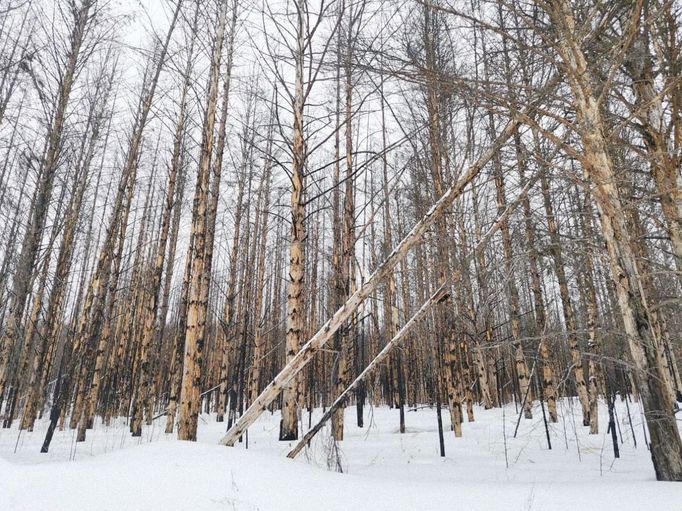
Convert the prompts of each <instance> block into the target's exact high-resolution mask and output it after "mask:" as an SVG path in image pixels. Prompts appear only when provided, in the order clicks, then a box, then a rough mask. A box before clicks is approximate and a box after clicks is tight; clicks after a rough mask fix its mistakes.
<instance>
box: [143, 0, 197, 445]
mask: <svg viewBox="0 0 682 511" xmlns="http://www.w3.org/2000/svg"><path fill="white" fill-rule="evenodd" d="M198 12H199V10H198V8H197V9H196V11H195V16H194V22H193V24H192V30H193V32H195V33H196V28H197V18H198ZM193 59H194V37H192V38H191V41H190V46H189V50H188V57H187V62H186V64H185V70H184V72H183V78H184V81H183V87H182V91H181V93H180V111H179V113H178V120H177V123H176V126H175V134H174V137H173V153H172V157H171V163H170V169H169V172H168V183H167V185H166V199H165V202H164V206H163V211H162V213H161V215H162V216H161V233H160V235H159V240H158V242H157V246H156V254H155V256H154V262H153V267H152V269H151V272H150V273H151V274H150V275H149V284H148V286H149V289H148V294H147V300H146V301H145V303H144V305H143V317H142V325H143V330H142V339H141V347H140V376H139V382H138V385H137V386H136V387H135V389H134V392H135V394H134V396H133V403H134V404H133V419H132V423H131V432H132V434H133V436H141V435H142V418H143V412H144V410H145V409H149V408H150V400H151V392H150V390H151V389H150V378H151V372H150V370H151V367H150V349H151V346H152V341H153V340H154V335H155V330H156V329H155V327H156V324H157V315H158V309H159V294H160V291H161V278H162V276H163V269H164V265H165V263H166V259H165V258H166V252H167V248H168V247H167V245H168V236H169V233H170V226H171V215H172V213H173V209H174V208H177V209H179V208H180V204H179V203H177V202H176V187H177V183H178V178H179V174H180V172H181V171H182V169H181V165H182V149H183V148H182V140H183V138H184V136H185V125H186V122H187V102H188V94H189V87H190V85H191V76H192V68H193ZM180 179H182V177H180ZM167 271H171V267H170V266H169V267H168V270H167ZM159 335H163V332H159Z"/></svg>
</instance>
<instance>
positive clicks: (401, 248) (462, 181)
mask: <svg viewBox="0 0 682 511" xmlns="http://www.w3.org/2000/svg"><path fill="white" fill-rule="evenodd" d="M557 82H558V75H557V76H555V77H554V78H552V79H551V80H550V81H549V82H547V84H546V85H545V87H544V88H543V89H542V93H541V94H540V96H539V98H538V99H536V100H535V101H534V102H533V103H531V104H530V105H528V106H527V107H526V108H525V109H524V111H523V112H519V113H518V115H515V116H514V118H513V119H512V120H510V121H509V122H508V123H507V125H506V126H505V128H504V130H503V131H502V132H501V133H500V134H499V135H498V136H497V138H495V139H494V140H493V142H492V143H491V144H490V146H488V148H487V149H486V150H485V151H484V152H483V154H482V155H481V156H480V157H479V158H478V159H477V160H476V161H475V162H474V163H473V164H472V165H471V166H470V167H469V168H468V169H467V171H466V172H465V173H464V174H463V175H462V176H461V177H460V178H459V179H458V180H457V181H456V182H455V183H454V184H453V185H452V186H450V188H448V190H447V191H446V192H445V193H444V194H443V196H442V197H441V198H440V199H438V201H437V202H436V203H435V204H434V205H433V206H432V207H431V209H429V211H428V212H427V213H426V215H425V216H424V217H423V218H422V219H421V220H420V221H419V222H417V223H416V224H415V225H414V227H412V230H411V231H410V232H409V233H407V235H406V236H405V237H404V238H403V239H402V240H401V241H400V243H398V245H397V246H396V247H395V248H394V249H393V252H391V254H390V255H389V256H388V257H387V258H386V260H385V261H384V262H383V263H382V264H381V265H380V266H379V267H378V268H377V269H376V270H375V271H374V273H372V274H371V275H370V276H369V278H368V279H367V280H366V281H365V283H364V284H362V286H360V287H359V288H358V289H357V290H356V291H355V293H353V294H352V295H351V296H350V298H348V300H347V301H346V303H344V304H343V305H342V306H341V307H340V308H339V309H338V310H337V311H336V312H335V313H334V315H333V316H332V317H331V318H330V319H329V320H328V321H327V322H326V323H325V324H324V325H322V327H321V328H320V329H319V330H318V331H317V333H316V334H315V335H314V336H313V337H312V338H311V339H310V340H309V341H308V342H306V344H305V345H304V346H303V347H302V348H301V350H300V351H299V352H298V353H297V354H296V355H295V356H294V357H293V358H292V359H291V360H290V361H289V362H288V363H287V364H286V365H285V366H284V368H283V369H282V370H281V371H280V372H279V374H278V375H277V376H275V378H274V379H273V380H272V381H271V382H270V383H269V384H268V386H267V387H265V389H263V392H261V394H260V395H259V396H258V397H257V398H256V399H255V400H254V401H253V403H251V405H250V406H249V408H248V409H247V410H246V411H245V412H244V415H242V416H241V418H240V419H239V420H238V421H237V422H236V423H235V424H234V425H233V426H232V427H231V428H230V429H229V430H228V431H227V433H226V434H225V436H224V437H223V438H222V439H221V441H220V443H221V444H222V445H228V446H232V445H234V443H235V442H236V441H237V440H238V439H239V437H240V436H242V434H244V432H245V431H246V430H247V429H248V428H249V426H251V424H253V423H254V422H255V421H256V419H257V418H258V417H259V416H260V414H261V413H263V411H265V409H266V408H267V407H268V405H269V404H270V403H272V402H273V401H274V400H275V398H276V397H277V396H278V395H279V393H280V392H281V391H282V390H283V389H284V387H285V386H286V385H287V384H288V383H289V382H290V381H291V379H292V378H294V377H295V376H296V375H297V374H298V373H299V371H301V370H302V369H303V368H304V367H305V366H306V365H307V364H308V362H310V360H312V358H313V356H314V355H315V353H317V352H318V351H319V350H320V348H322V347H323V346H324V345H325V344H326V343H327V342H329V340H330V339H331V338H332V336H333V335H334V333H335V332H336V331H337V330H338V329H339V328H340V327H341V326H342V325H343V324H344V323H345V322H346V321H347V320H348V319H349V318H350V317H351V316H352V314H353V313H354V312H355V311H356V309H357V308H358V307H359V306H360V304H361V303H362V302H363V301H364V300H365V299H366V298H367V297H369V296H370V295H371V294H372V293H373V292H374V291H375V290H376V288H377V287H378V286H379V284H380V283H381V282H382V281H383V279H384V278H385V277H386V276H387V275H388V274H389V273H390V272H391V271H392V270H393V269H394V268H395V267H396V265H397V264H398V263H399V262H400V261H402V260H403V259H404V258H405V257H406V256H407V254H408V252H409V251H410V249H412V248H413V247H415V246H416V245H418V244H419V243H421V242H422V238H423V236H424V234H425V233H426V232H427V231H428V230H429V228H430V227H432V226H433V225H434V224H435V222H436V220H438V219H439V218H440V217H441V216H442V215H443V214H444V213H445V212H446V211H447V209H448V208H449V207H450V206H451V205H452V204H453V202H454V201H455V200H456V199H457V198H458V197H459V196H461V195H462V193H463V192H464V190H465V189H466V187H467V186H468V185H469V184H470V183H471V182H472V181H473V180H474V179H475V178H476V177H477V176H478V175H479V174H480V172H481V171H482V170H483V168H484V167H485V166H486V165H487V163H488V162H489V161H490V160H491V159H492V158H493V156H494V155H495V154H496V153H497V152H498V151H499V150H500V149H501V148H502V147H503V146H504V145H505V144H506V143H507V141H508V140H509V139H510V138H511V137H512V135H513V134H514V133H515V132H516V130H517V129H518V128H519V126H520V125H521V124H522V123H523V120H522V119H528V118H529V117H530V116H532V115H533V111H534V110H535V108H536V107H537V103H538V102H539V101H540V99H541V98H542V97H544V94H545V93H546V91H547V90H549V89H552V88H553V87H554V85H555V84H556V83H557Z"/></svg>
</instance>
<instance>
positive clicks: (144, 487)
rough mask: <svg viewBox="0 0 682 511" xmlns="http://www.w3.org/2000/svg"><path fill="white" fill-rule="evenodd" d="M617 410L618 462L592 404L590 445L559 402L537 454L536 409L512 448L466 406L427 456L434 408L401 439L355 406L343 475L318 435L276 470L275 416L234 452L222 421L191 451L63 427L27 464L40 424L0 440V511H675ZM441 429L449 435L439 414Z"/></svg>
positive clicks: (666, 486) (416, 416)
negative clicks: (596, 428) (459, 430)
mask: <svg viewBox="0 0 682 511" xmlns="http://www.w3.org/2000/svg"><path fill="white" fill-rule="evenodd" d="M630 411H631V414H632V417H631V418H632V423H633V428H634V432H635V436H636V439H637V447H636V448H635V446H634V443H633V435H632V430H631V427H630V423H629V421H628V416H627V411H626V409H625V404H624V403H623V402H620V401H619V402H618V403H617V412H618V422H619V426H620V434H622V440H623V442H622V443H620V436H619V446H620V451H621V458H620V459H614V456H613V448H612V445H611V438H610V435H606V426H607V417H606V410H605V407H602V416H601V417H600V419H601V421H602V422H601V426H602V432H601V433H600V434H599V435H596V436H590V435H588V434H587V433H588V431H587V430H588V428H585V427H583V426H582V424H581V421H580V420H579V407H578V405H577V402H575V401H571V400H562V401H561V402H560V413H561V417H560V420H559V423H558V424H554V425H550V428H551V431H550V434H551V441H552V450H551V451H550V450H548V449H547V441H546V438H545V431H544V426H543V422H542V414H541V411H540V409H539V406H538V405H536V408H535V413H534V415H535V418H534V419H533V420H532V421H527V420H525V419H522V420H521V426H520V428H519V433H518V436H517V438H516V439H515V438H512V436H513V432H514V427H515V423H516V418H517V416H516V412H515V410H514V406H513V405H510V406H507V407H506V408H505V410H504V421H503V412H502V410H499V409H497V410H488V411H486V410H483V409H481V408H476V409H475V413H476V421H475V422H473V423H466V422H465V423H464V425H463V432H464V436H463V437H462V438H459V439H456V438H455V437H454V434H453V433H452V432H450V431H446V436H445V448H446V457H445V458H440V456H439V452H438V433H437V424H436V413H435V410H433V409H430V408H420V409H419V410H416V411H409V412H407V413H406V423H407V432H406V433H405V434H403V435H401V434H400V433H399V432H398V412H397V411H396V410H390V409H388V408H374V409H372V408H369V407H367V408H366V409H365V427H364V428H363V429H360V428H358V427H357V426H356V424H355V408H354V407H352V408H348V409H347V411H346V439H345V440H344V441H343V442H341V443H340V444H339V451H338V452H339V455H340V459H341V467H342V469H343V473H339V472H338V471H336V470H335V468H336V464H335V463H334V462H333V459H334V456H333V455H331V454H330V453H333V452H334V450H333V449H331V446H332V444H331V442H330V440H329V436H328V432H327V431H323V432H321V433H320V434H319V435H318V437H317V438H316V439H315V440H314V441H313V445H312V448H311V449H309V450H307V451H306V452H302V453H301V455H300V456H299V458H298V459H297V460H296V461H291V460H288V459H287V458H286V457H285V456H286V452H287V451H288V450H289V449H290V447H292V446H293V444H290V443H282V442H278V441H277V432H278V424H279V414H275V415H270V414H266V415H264V416H263V417H261V419H259V421H258V422H256V424H254V426H253V427H252V428H251V430H250V431H249V448H248V450H247V449H245V445H244V443H242V444H238V446H237V447H234V448H229V447H223V446H220V445H218V440H219V439H220V437H221V436H222V435H223V433H224V430H225V423H222V424H220V423H216V422H215V420H214V418H213V417H212V416H209V415H204V416H202V417H201V422H200V426H199V442H197V443H190V442H179V441H177V440H175V436H174V435H165V434H164V433H163V426H164V424H163V422H164V419H163V418H162V419H159V420H158V421H157V422H156V423H155V424H154V425H153V426H150V427H148V428H146V429H145V431H144V433H143V437H142V438H137V439H134V438H131V437H130V435H129V433H128V430H127V426H126V425H125V424H123V423H122V422H119V423H117V424H116V425H113V426H110V427H103V426H101V425H98V426H97V428H96V429H95V430H94V431H88V438H87V440H86V442H85V443H80V444H76V443H75V441H74V440H75V433H74V432H73V431H70V430H68V429H67V430H65V431H63V432H57V433H56V434H55V438H54V440H53V443H52V447H51V449H50V453H49V454H40V453H39V452H38V451H39V449H40V445H41V443H42V439H43V436H44V428H45V427H46V422H45V421H43V422H41V423H40V424H39V425H38V427H37V428H36V431H35V432H32V433H26V432H22V433H21V435H19V436H18V438H17V435H18V431H17V430H16V429H11V430H0V510H2V511H5V510H12V511H14V510H17V511H18V510H50V511H51V510H55V511H57V510H69V511H74V510H91V509H96V510H98V511H104V510H126V511H133V510H156V509H159V510H164V511H171V510H239V511H242V510H244V511H247V510H261V511H280V510H281V511H285V510H296V511H308V510H310V511H312V510H315V511H317V510H329V511H332V510H361V509H371V510H373V511H375V510H390V511H401V510H420V511H433V510H441V509H442V510H446V509H447V510H456V509H464V510H466V511H478V510H481V511H483V510H485V511H495V510H504V511H515V510H542V511H546V510H551V511H553V510H557V511H561V510H578V509H579V510H584V511H589V510H592V509H595V510H597V509H598V510H599V511H611V510H617V511H629V510H632V511H641V510H643V509H649V510H655V511H677V510H682V484H679V483H659V482H656V481H655V477H654V472H653V467H652V464H651V460H650V457H649V453H648V451H647V448H646V445H645V442H644V432H643V428H642V418H641V412H640V409H639V407H638V405H637V404H636V403H632V404H631V405H630ZM320 414H321V411H320V410H316V413H315V414H314V416H313V420H315V417H319V416H320ZM443 420H444V423H445V424H449V416H448V412H447V410H444V411H443ZM303 422H304V423H305V425H307V423H308V417H307V414H304V418H303ZM503 425H504V430H503ZM505 437H506V452H507V459H508V463H509V468H507V467H506V464H505ZM15 447H16V452H15ZM330 467H331V468H330Z"/></svg>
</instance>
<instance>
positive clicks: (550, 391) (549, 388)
mask: <svg viewBox="0 0 682 511" xmlns="http://www.w3.org/2000/svg"><path fill="white" fill-rule="evenodd" d="M514 147H515V149H516V160H517V164H518V171H519V178H520V180H521V184H525V182H526V176H525V166H526V161H525V157H524V155H523V151H524V149H523V148H522V147H521V137H520V135H519V134H518V133H516V134H515V135H514ZM523 218H524V223H525V227H526V242H527V243H528V267H529V270H530V286H531V291H532V293H533V308H534V312H535V326H536V328H537V335H538V336H539V337H540V348H539V353H540V357H541V358H542V392H543V396H544V398H545V399H546V400H547V410H548V412H549V420H550V422H557V421H558V420H559V419H558V416H557V409H556V400H557V393H556V382H555V381H554V370H553V369H552V357H551V354H552V353H551V350H550V346H549V338H548V336H547V331H546V329H547V312H546V311H545V301H544V298H543V294H542V282H541V278H540V268H539V265H538V253H537V249H536V246H537V240H536V234H535V224H534V222H533V218H532V212H531V208H530V199H529V198H528V196H526V197H525V198H524V199H523Z"/></svg>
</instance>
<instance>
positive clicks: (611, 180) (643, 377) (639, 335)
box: [550, 0, 682, 481]
mask: <svg viewBox="0 0 682 511" xmlns="http://www.w3.org/2000/svg"><path fill="white" fill-rule="evenodd" d="M640 7H641V4H638V5H636V6H635V8H634V10H633V16H635V17H637V18H638V17H639V8H640ZM550 15H551V16H552V21H553V24H554V25H555V26H556V27H557V28H558V29H559V33H560V43H559V46H558V48H559V52H560V56H561V59H562V64H563V67H564V68H565V70H566V72H567V79H568V81H569V84H570V86H571V89H572V92H573V96H574V106H575V108H576V112H577V118H578V123H579V126H580V130H579V133H580V137H581V139H582V142H583V146H584V161H583V165H584V171H585V175H586V177H587V178H588V179H589V180H591V181H592V182H593V183H594V186H593V188H592V194H593V196H594V198H595V201H596V203H597V206H598V208H599V213H600V222H601V230H602V233H603V235H604V241H605V242H606V248H607V250H608V255H609V263H610V266H611V276H612V279H613V283H614V285H615V289H616V295H617V298H618V304H619V306H620V310H621V315H622V317H623V323H624V328H625V334H626V335H627V338H628V345H629V347H630V353H631V355H632V359H633V361H634V363H635V367H636V370H637V371H636V376H637V386H638V390H639V393H640V395H641V398H642V404H643V405H644V412H645V417H646V421H647V425H648V427H649V433H650V436H651V442H650V446H651V458H652V461H653V464H654V469H655V471H656V477H657V479H659V480H665V481H682V441H681V440H680V434H679V430H678V428H677V423H676V420H675V416H674V415H673V412H672V403H671V400H670V396H669V394H668V392H667V389H666V387H665V384H664V380H665V375H664V374H663V372H662V368H661V367H660V363H659V361H660V357H659V351H660V350H661V349H662V347H661V339H659V338H658V336H657V335H656V325H654V323H653V321H652V314H651V309H650V305H649V297H648V296H647V295H646V292H645V290H644V286H643V283H642V278H641V275H640V271H639V268H638V266H637V260H636V256H635V254H634V252H633V250H632V243H631V240H630V234H629V230H628V226H627V225H626V223H625V218H626V215H625V210H624V207H623V205H622V201H621V198H620V194H619V191H618V188H617V185H616V184H617V178H616V174H615V171H614V167H613V162H612V160H611V157H610V155H609V152H608V143H607V140H606V136H605V133H606V127H605V125H604V121H603V118H602V114H601V111H600V103H599V101H598V100H597V98H596V96H595V94H594V92H593V90H592V84H591V81H590V74H589V70H588V64H587V60H586V57H585V55H584V53H583V51H582V49H581V47H580V44H579V42H578V41H577V40H576V35H575V19H574V18H573V13H572V10H571V6H570V4H568V3H567V2H566V1H565V0H555V1H554V2H552V3H551V10H550Z"/></svg>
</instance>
